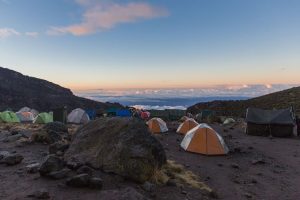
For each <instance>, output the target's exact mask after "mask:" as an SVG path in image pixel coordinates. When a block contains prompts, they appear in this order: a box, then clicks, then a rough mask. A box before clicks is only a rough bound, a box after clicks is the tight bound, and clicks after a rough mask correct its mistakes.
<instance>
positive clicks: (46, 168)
mask: <svg viewBox="0 0 300 200" xmlns="http://www.w3.org/2000/svg"><path fill="white" fill-rule="evenodd" d="M63 168H64V162H63V161H62V160H61V159H60V158H59V157H57V156H54V155H49V156H48V157H47V158H46V160H45V162H43V163H42V165H41V167H40V169H39V172H40V174H41V175H42V176H46V175H47V174H49V173H51V172H54V171H60V170H62V169H63Z"/></svg>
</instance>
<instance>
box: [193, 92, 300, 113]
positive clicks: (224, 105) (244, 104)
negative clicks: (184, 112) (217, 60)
mask: <svg viewBox="0 0 300 200" xmlns="http://www.w3.org/2000/svg"><path fill="white" fill-rule="evenodd" d="M291 106H293V107H294V109H295V111H296V113H297V114H300V87H294V88H291V89H287V90H283V91H280V92H275V93H271V94H267V95H264V96H261V97H256V98H252V99H248V100H239V101H212V102H206V103H198V104H196V105H193V106H191V107H189V108H188V112H191V113H193V114H196V113H199V112H200V111H201V110H203V109H209V110H214V111H217V112H218V113H219V114H221V115H232V116H244V115H245V112H246V109H247V108H248V107H257V108H262V109H273V108H275V109H281V108H287V107H291Z"/></svg>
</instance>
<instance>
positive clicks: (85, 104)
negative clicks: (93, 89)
mask: <svg viewBox="0 0 300 200" xmlns="http://www.w3.org/2000/svg"><path fill="white" fill-rule="evenodd" d="M65 105H66V106H67V107H68V110H71V109H74V108H77V107H80V108H84V109H88V108H97V109H99V110H104V109H106V108H108V107H110V106H121V105H120V104H111V103H101V102H96V101H92V100H89V99H85V98H81V97H77V96H75V95H74V94H73V93H72V91H71V90H70V89H67V88H63V87H61V86H59V85H57V84H54V83H51V82H49V81H46V80H42V79H38V78H34V77H29V76H25V75H23V74H21V73H19V72H16V71H13V70H10V69H7V68H2V67H0V111H3V110H5V109H7V108H11V109H13V110H15V111H16V110H18V109H20V108H21V107H24V106H28V107H31V108H34V109H37V110H39V111H50V110H52V109H55V108H58V107H62V106H65Z"/></svg>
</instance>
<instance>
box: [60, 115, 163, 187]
mask: <svg viewBox="0 0 300 200" xmlns="http://www.w3.org/2000/svg"><path fill="white" fill-rule="evenodd" d="M65 161H66V162H67V163H79V164H78V165H80V164H81V165H83V164H86V165H88V166H91V167H93V168H96V169H102V170H104V171H105V172H112V173H116V174H119V175H121V176H124V177H127V178H129V179H131V180H134V181H137V182H145V181H147V180H149V179H150V178H151V177H152V176H153V175H154V173H155V171H156V170H158V169H160V168H161V166H162V165H163V164H164V163H165V162H166V155H165V152H164V149H163V147H162V145H161V144H160V143H159V142H158V141H157V140H156V139H155V138H154V137H153V136H152V135H151V134H150V133H149V132H148V128H147V126H146V125H145V123H144V122H143V121H141V120H138V119H134V118H110V119H107V118H103V119H98V120H95V121H92V122H90V123H88V124H86V125H85V126H83V127H81V128H80V129H79V130H78V131H77V132H76V133H75V136H74V138H73V141H72V142H71V144H70V147H69V149H68V150H67V151H66V153H65Z"/></svg>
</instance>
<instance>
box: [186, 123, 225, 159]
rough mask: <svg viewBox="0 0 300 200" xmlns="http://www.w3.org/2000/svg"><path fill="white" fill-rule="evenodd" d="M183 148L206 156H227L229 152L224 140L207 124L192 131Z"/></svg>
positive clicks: (188, 134) (187, 136) (187, 135)
mask: <svg viewBox="0 0 300 200" xmlns="http://www.w3.org/2000/svg"><path fill="white" fill-rule="evenodd" d="M181 147H182V148H183V149H184V150H186V151H190V152H194V153H201V154H205V155H225V154H227V153H228V151H229V150H228V147H227V146H226V144H225V142H224V140H223V138H222V137H221V136H220V135H219V134H218V133H217V132H216V131H215V130H214V129H212V128H211V127H210V126H208V125H207V124H199V125H198V126H196V127H195V128H193V129H192V130H190V131H189V132H188V133H187V134H186V135H185V137H184V139H183V140H182V142H181Z"/></svg>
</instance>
